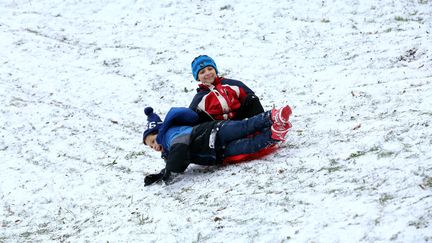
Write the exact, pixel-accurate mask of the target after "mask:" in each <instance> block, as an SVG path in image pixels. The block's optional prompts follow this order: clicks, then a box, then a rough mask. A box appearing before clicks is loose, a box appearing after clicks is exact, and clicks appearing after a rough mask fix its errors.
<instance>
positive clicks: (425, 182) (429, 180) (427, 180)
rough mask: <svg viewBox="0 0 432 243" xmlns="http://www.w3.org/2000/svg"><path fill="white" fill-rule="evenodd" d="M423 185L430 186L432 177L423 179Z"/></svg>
mask: <svg viewBox="0 0 432 243" xmlns="http://www.w3.org/2000/svg"><path fill="white" fill-rule="evenodd" d="M423 185H424V186H426V187H432V177H426V178H425V179H424V182H423Z"/></svg>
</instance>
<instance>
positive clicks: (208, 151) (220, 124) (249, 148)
mask: <svg viewBox="0 0 432 243" xmlns="http://www.w3.org/2000/svg"><path fill="white" fill-rule="evenodd" d="M144 112H145V114H146V115H147V122H148V123H147V126H146V130H145V131H144V134H143V143H144V144H145V145H147V146H149V147H150V148H152V149H153V150H155V151H158V152H161V153H162V158H163V159H164V160H165V163H166V164H165V168H164V169H162V170H161V172H160V173H159V174H150V175H148V176H146V177H145V179H144V185H145V186H148V185H151V184H153V183H155V182H158V181H161V180H163V181H165V182H166V181H167V180H168V179H169V177H170V173H171V172H175V173H180V172H183V171H185V170H186V168H187V167H188V166H189V164H190V163H193V164H198V165H220V164H223V163H224V160H225V159H226V158H230V157H232V156H237V155H242V154H255V153H257V152H259V151H260V150H263V149H265V148H268V147H269V146H273V145H274V144H276V143H277V142H280V141H285V137H286V134H287V133H288V129H289V128H291V123H290V122H289V116H290V115H291V108H290V107H289V106H284V107H282V108H280V109H273V110H271V111H266V112H263V113H260V114H258V115H255V116H253V117H251V118H249V119H245V120H240V121H233V120H225V121H209V122H205V123H201V124H197V122H198V120H199V118H198V115H197V113H196V112H194V111H193V110H191V109H189V108H180V107H175V108H171V109H170V110H169V112H168V114H167V115H166V117H165V121H164V122H162V120H161V119H160V117H159V116H158V115H156V114H155V113H153V109H152V108H151V107H147V108H146V109H145V110H144Z"/></svg>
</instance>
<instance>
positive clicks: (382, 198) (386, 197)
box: [378, 193, 394, 205]
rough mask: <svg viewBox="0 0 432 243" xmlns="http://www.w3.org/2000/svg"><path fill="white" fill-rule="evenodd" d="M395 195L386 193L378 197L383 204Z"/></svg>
mask: <svg viewBox="0 0 432 243" xmlns="http://www.w3.org/2000/svg"><path fill="white" fill-rule="evenodd" d="M393 199H394V197H393V196H392V195H390V194H387V193H384V194H382V195H381V197H380V198H379V199H378V201H379V203H380V204H381V205H385V204H387V202H388V201H390V200H393Z"/></svg>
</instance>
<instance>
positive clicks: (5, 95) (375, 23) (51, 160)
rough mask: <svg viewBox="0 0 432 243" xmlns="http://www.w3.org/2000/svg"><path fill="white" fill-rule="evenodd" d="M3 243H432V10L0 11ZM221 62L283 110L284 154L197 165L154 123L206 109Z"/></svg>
mask: <svg viewBox="0 0 432 243" xmlns="http://www.w3.org/2000/svg"><path fill="white" fill-rule="evenodd" d="M0 14H1V16H2V17H1V19H0V63H1V65H0V102H1V104H2V105H1V106H0V113H1V119H0V135H1V140H0V156H1V162H0V219H1V221H0V222H1V229H0V242H416V243H418V242H429V241H432V229H431V227H432V225H431V223H430V222H432V173H431V171H432V152H431V149H430V148H431V145H432V129H431V127H430V126H431V125H432V124H431V118H432V99H431V97H432V42H431V39H432V36H431V31H432V3H431V1H428V0H410V1H392V0H384V1H355V0H344V1H312V2H307V3H306V2H305V1H299V0H290V1H275V0H268V1H239V0H234V1H224V0H216V1H208V0H200V1H198V0H191V1H156V0H148V1H144V0H121V1H120V0H107V1H101V0H99V1H84V0H74V1H72V0H66V1H60V0H38V1H31V0H14V1H10V0H6V1H2V2H1V3H0ZM200 54H207V55H209V56H212V57H213V58H214V59H215V61H216V63H217V65H218V68H219V71H220V72H221V73H222V75H223V76H225V77H229V78H233V79H238V80H242V81H244V82H245V83H246V84H247V85H248V86H249V87H251V88H252V89H253V90H254V91H255V92H256V94H257V95H258V96H259V97H260V99H261V101H262V104H263V105H264V106H265V108H266V109H270V108H271V107H272V106H273V105H275V106H280V105H283V104H289V105H291V107H292V108H293V117H292V124H293V128H292V131H291V132H290V136H289V138H288V141H287V142H285V143H284V144H282V145H281V146H280V149H279V150H278V151H277V152H276V153H275V154H273V155H270V156H267V157H265V158H263V159H260V160H255V161H251V162H248V163H243V164H238V165H231V166H225V167H201V166H190V167H189V168H188V169H187V170H186V172H185V173H183V174H181V175H179V176H177V177H176V178H175V182H174V183H173V184H171V185H164V184H157V185H154V186H150V187H145V188H144V187H143V178H144V176H145V175H146V174H148V173H154V172H157V171H159V170H160V169H161V168H162V167H163V161H162V160H161V159H160V156H159V154H157V153H156V152H153V151H151V150H150V149H148V148H146V147H145V146H144V145H142V143H141V139H142V132H143V129H144V125H145V123H146V122H145V116H144V113H143V109H144V107H146V106H153V108H154V109H155V112H157V113H158V114H159V115H161V116H162V117H164V115H165V114H166V112H167V111H168V109H169V108H170V107H172V106H188V105H189V103H190V101H191V99H192V97H193V96H194V94H195V88H196V85H197V83H196V81H194V79H193V77H192V74H191V70H190V63H191V61H192V60H193V58H194V57H195V56H197V55H200Z"/></svg>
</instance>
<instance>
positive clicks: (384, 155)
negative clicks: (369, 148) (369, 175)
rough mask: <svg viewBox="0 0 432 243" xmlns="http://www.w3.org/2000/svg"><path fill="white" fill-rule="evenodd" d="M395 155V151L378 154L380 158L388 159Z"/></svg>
mask: <svg viewBox="0 0 432 243" xmlns="http://www.w3.org/2000/svg"><path fill="white" fill-rule="evenodd" d="M394 154H395V152H393V151H382V152H380V153H378V158H380V159H381V158H388V157H391V156H393V155H394Z"/></svg>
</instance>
